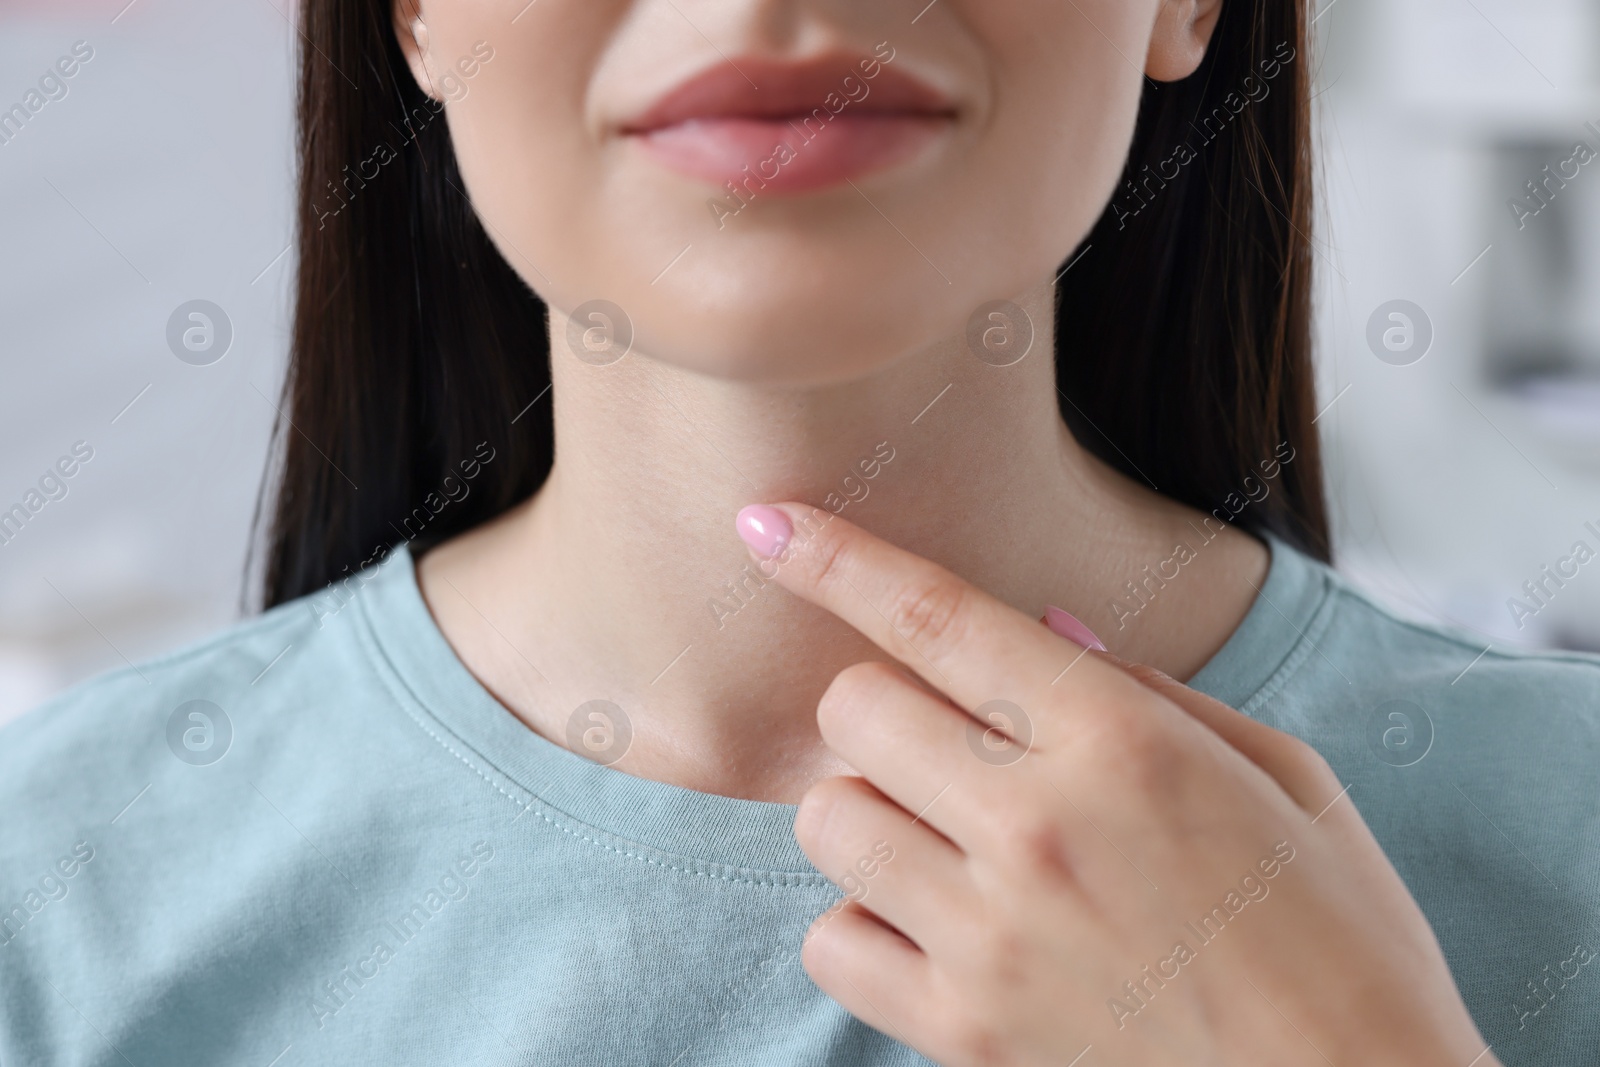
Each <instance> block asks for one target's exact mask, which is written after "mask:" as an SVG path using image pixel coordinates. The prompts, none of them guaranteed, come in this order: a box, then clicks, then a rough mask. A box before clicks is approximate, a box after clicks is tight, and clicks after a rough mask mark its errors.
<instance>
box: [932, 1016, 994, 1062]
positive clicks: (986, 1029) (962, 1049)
mask: <svg viewBox="0 0 1600 1067" xmlns="http://www.w3.org/2000/svg"><path fill="white" fill-rule="evenodd" d="M944 1031H945V1032H944V1034H943V1038H944V1040H943V1042H942V1044H943V1045H944V1047H946V1048H948V1049H949V1050H950V1052H951V1053H952V1055H951V1057H950V1062H952V1063H957V1064H962V1065H969V1064H970V1065H971V1067H999V1065H1001V1064H1006V1063H1009V1062H1010V1060H1009V1058H1008V1057H1007V1053H1006V1041H1005V1037H1004V1035H1003V1034H1002V1033H1001V1032H1000V1029H999V1028H998V1027H997V1026H996V1025H995V1024H994V1023H992V1022H990V1021H988V1020H986V1019H984V1018H981V1017H976V1016H974V1015H973V1014H972V1013H970V1012H962V1013H961V1014H960V1015H958V1016H957V1017H955V1018H953V1019H951V1020H949V1021H948V1022H947V1023H946V1024H945V1027H944Z"/></svg>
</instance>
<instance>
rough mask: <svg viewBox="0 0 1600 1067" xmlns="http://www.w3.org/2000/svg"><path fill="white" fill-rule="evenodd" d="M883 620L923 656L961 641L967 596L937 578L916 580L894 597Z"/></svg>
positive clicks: (957, 588)
mask: <svg viewBox="0 0 1600 1067" xmlns="http://www.w3.org/2000/svg"><path fill="white" fill-rule="evenodd" d="M884 617H885V618H887V619H888V620H889V624H890V625H891V626H893V627H894V629H895V630H896V631H897V632H898V633H899V634H900V636H901V637H903V638H905V639H906V641H907V642H909V643H910V644H911V646H912V647H913V648H915V649H917V650H918V651H919V652H921V653H923V654H924V655H928V654H929V651H928V650H929V649H941V648H949V647H951V646H952V645H955V644H957V643H959V641H960V640H961V630H962V628H963V626H964V625H965V623H966V620H967V617H968V593H967V590H966V589H965V588H964V587H962V586H961V585H959V584H957V583H954V582H948V581H941V580H939V579H938V578H936V577H929V578H919V579H917V580H914V581H913V582H911V583H910V584H909V585H907V586H905V587H904V588H902V589H900V590H899V591H897V592H896V593H895V596H894V599H893V600H892V601H891V602H890V604H889V607H888V610H887V611H885V612H884Z"/></svg>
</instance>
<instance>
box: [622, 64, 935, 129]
mask: <svg viewBox="0 0 1600 1067" xmlns="http://www.w3.org/2000/svg"><path fill="white" fill-rule="evenodd" d="M871 58H872V57H869V56H865V55H854V54H847V53H830V54H828V55H823V56H817V57H815V58H812V59H806V60H802V61H781V60H770V59H759V58H744V59H733V60H729V61H727V62H722V63H718V64H717V65H716V66H713V67H709V68H707V69H704V70H702V71H699V72H698V73H696V74H692V75H690V76H689V77H688V78H685V79H684V80H683V81H681V82H679V83H678V84H677V85H675V86H673V87H672V88H671V89H668V90H667V91H666V92H664V93H663V94H661V95H660V96H659V97H657V98H656V99H655V100H654V101H653V102H652V103H650V104H649V105H648V106H647V107H645V109H644V110H643V111H641V112H639V113H638V114H636V115H634V116H633V117H632V118H629V119H627V120H625V121H624V122H623V124H622V130H623V132H624V133H649V132H650V131H652V130H659V129H663V128H665V127H668V126H676V125H679V124H681V123H685V122H691V121H694V120H697V119H698V120H706V119H741V118H742V119H785V118H796V117H800V116H803V115H809V114H811V113H812V111H813V110H815V109H817V108H820V107H823V106H824V103H823V102H824V101H825V100H826V99H827V98H828V95H829V94H830V93H834V94H837V96H838V98H839V99H842V100H850V103H849V105H848V107H849V109H850V110H852V111H855V112H858V113H859V112H862V111H870V112H874V113H877V114H885V113H888V114H904V115H910V116H917V117H944V118H948V117H951V116H953V115H954V114H955V105H954V104H953V103H952V102H951V101H950V99H949V98H948V97H946V96H945V95H944V94H942V93H940V92H939V91H938V90H937V89H934V88H933V87H931V86H929V85H928V84H927V83H926V82H924V81H922V80H920V79H918V78H916V77H913V76H912V75H910V74H907V73H905V72H904V71H902V70H897V69H895V68H894V67H891V66H889V65H888V64H885V63H882V62H881V61H879V66H878V73H877V75H876V76H874V77H872V78H867V77H866V76H865V75H864V74H863V72H862V70H861V67H860V63H861V61H862V60H867V59H871ZM849 77H854V78H855V80H856V82H857V83H859V84H861V85H864V86H866V87H867V89H868V93H867V95H866V96H865V97H864V98H861V99H859V100H851V99H850V96H849V93H847V92H846V86H845V79H846V78H849ZM850 92H852V93H859V90H857V89H851V90H850Z"/></svg>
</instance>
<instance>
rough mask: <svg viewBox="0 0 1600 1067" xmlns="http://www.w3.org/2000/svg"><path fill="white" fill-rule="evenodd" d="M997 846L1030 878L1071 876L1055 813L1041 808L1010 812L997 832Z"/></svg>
mask: <svg viewBox="0 0 1600 1067" xmlns="http://www.w3.org/2000/svg"><path fill="white" fill-rule="evenodd" d="M999 838H1000V840H999V845H1000V847H1001V849H1002V850H1003V851H1004V853H1005V855H1006V856H1007V857H1008V858H1009V859H1010V861H1011V862H1012V863H1013V864H1015V865H1016V866H1017V867H1019V868H1021V869H1022V870H1024V871H1026V872H1027V873H1028V874H1029V875H1030V876H1031V878H1030V881H1045V882H1049V883H1055V882H1059V881H1065V880H1066V879H1068V878H1070V877H1071V875H1072V859H1071V856H1070V853H1069V850H1068V847H1067V835H1066V834H1065V832H1064V831H1063V829H1062V826H1061V822H1060V820H1059V819H1058V818H1057V817H1056V815H1055V813H1053V812H1051V811H1049V810H1048V809H1046V808H1044V807H1042V806H1041V807H1039V808H1037V809H1035V810H1031V811H1028V812H1023V813H1018V814H1016V815H1013V816H1012V817H1011V818H1010V819H1008V820H1007V821H1006V823H1005V824H1004V828H1003V829H1002V830H1001V831H1000V832H999Z"/></svg>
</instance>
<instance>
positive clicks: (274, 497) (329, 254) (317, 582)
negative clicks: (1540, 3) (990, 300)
mask: <svg viewBox="0 0 1600 1067" xmlns="http://www.w3.org/2000/svg"><path fill="white" fill-rule="evenodd" d="M1302 4H1303V0H1227V2H1225V3H1224V4H1223V5H1222V12H1221V17H1220V22H1219V24H1218V26H1217V28H1216V32H1215V34H1214V36H1213V40H1212V43H1211V47H1210V49H1209V51H1208V53H1207V56H1206V59H1205V61H1204V63H1203V64H1202V65H1201V67H1200V69H1199V70H1198V71H1197V72H1196V73H1195V74H1194V75H1192V76H1191V77H1189V78H1186V79H1184V80H1183V81H1180V82H1176V83H1171V84H1157V83H1154V82H1150V81H1147V82H1146V84H1145V88H1144V95H1143V99H1142V101H1141V104H1140V113H1139V120H1138V126H1137V129H1136V131H1135V134H1134V139H1133V145H1132V150H1131V152H1130V154H1129V159H1128V164H1127V168H1126V172H1125V174H1124V179H1125V180H1124V183H1123V185H1122V186H1121V188H1120V189H1119V191H1118V193H1117V194H1116V196H1114V197H1113V199H1112V201H1111V203H1110V204H1109V205H1108V206H1107V208H1106V212H1105V214H1104V215H1103V216H1102V217H1101V219H1100V220H1099V222H1098V223H1097V224H1096V225H1095V227H1094V230H1093V231H1092V232H1091V233H1090V234H1089V236H1088V237H1087V238H1086V239H1085V241H1084V242H1083V244H1082V245H1080V246H1079V248H1078V249H1075V250H1074V251H1073V254H1072V256H1070V257H1068V259H1067V260H1065V261H1063V264H1062V266H1063V267H1064V268H1065V273H1064V274H1063V275H1062V276H1061V279H1060V282H1059V286H1058V290H1059V302H1058V311H1057V321H1056V325H1057V330H1056V337H1057V341H1056V370H1057V378H1058V383H1059V387H1060V391H1061V397H1060V401H1061V404H1060V406H1061V413H1062V416H1063V418H1064V419H1066V421H1067V424H1068V425H1069V426H1070V427H1071V428H1072V429H1073V432H1074V433H1075V434H1076V435H1077V437H1078V439H1079V440H1080V441H1081V442H1082V443H1083V444H1084V446H1085V447H1087V448H1089V449H1090V450H1091V451H1093V452H1094V453H1095V454H1097V455H1099V456H1100V457H1101V458H1102V459H1104V460H1106V461H1107V462H1109V463H1110V464H1112V465H1113V466H1115V467H1117V468H1118V469H1120V470H1122V471H1124V472H1125V473H1126V474H1128V475H1129V476H1130V477H1134V478H1138V479H1140V480H1141V481H1144V482H1146V483H1148V484H1149V485H1151V486H1152V487H1154V488H1155V489H1157V490H1158V491H1160V492H1161V493H1164V494H1166V495H1167V496H1169V497H1172V498H1174V499H1176V500H1179V501H1182V502H1184V503H1186V504H1191V505H1193V506H1195V507H1197V508H1200V509H1202V510H1204V511H1206V512H1210V513H1212V514H1215V515H1217V516H1218V518H1220V519H1224V520H1231V521H1233V522H1235V523H1237V524H1238V525H1239V526H1240V527H1243V528H1246V529H1252V530H1257V531H1260V530H1270V531H1272V532H1274V533H1276V534H1277V535H1278V536H1280V537H1282V538H1283V539H1284V540H1286V541H1288V542H1289V543H1290V544H1293V545H1295V546H1297V547H1298V548H1300V549H1302V550H1303V551H1305V552H1308V553H1309V554H1311V555H1313V556H1315V557H1318V558H1320V559H1327V558H1328V529H1327V513H1326V507H1325V504H1324V500H1323V488H1322V473H1321V463H1320V459H1319V450H1318V447H1317V437H1316V430H1315V427H1314V426H1313V425H1312V420H1313V417H1314V410H1315V409H1314V403H1315V401H1314V396H1313V382H1312V365H1311V331H1310V307H1311V288H1310V287H1311V253H1312V249H1311V243H1310V242H1311V239H1310V236H1309V235H1310V230H1311V187H1312V168H1311V157H1310V139H1311V131H1310V71H1309V70H1308V69H1307V68H1308V65H1309V60H1310V56H1309V54H1308V50H1307V33H1308V30H1307V25H1306V16H1305V11H1304V8H1303V6H1302ZM301 27H302V30H303V45H302V48H301V58H300V82H299V86H300V91H299V101H298V112H299V144H298V149H299V163H300V184H299V213H298V251H299V275H298V280H297V283H296V284H297V288H296V294H295V316H294V330H293V339H292V342H291V348H290V363H289V372H288V376H287V379H286V381H285V383H284V400H283V405H282V410H283V418H282V419H281V420H280V422H279V424H278V426H277V427H276V430H275V435H274V436H275V444H276V449H275V455H276V456H277V459H278V462H277V463H276V464H275V465H274V468H273V469H272V470H271V471H269V474H268V477H267V479H266V481H264V483H263V498H264V500H265V499H266V498H268V497H269V496H270V501H271V503H270V521H269V523H268V525H267V528H266V561H265V567H264V569H263V570H264V574H263V579H264V606H267V607H271V606H272V605H275V604H279V603H282V602H283V601H286V600H289V599H292V598H294V597H298V596H300V595H302V594H305V593H309V592H312V591H314V590H316V589H319V588H321V587H322V586H324V585H326V584H327V583H329V582H333V581H337V580H339V579H342V578H345V577H347V576H348V575H350V574H352V573H353V572H354V571H356V570H357V569H359V568H360V567H361V566H362V565H363V564H364V563H366V562H368V561H370V560H372V559H374V558H375V557H377V556H379V555H381V554H382V553H384V552H385V551H386V550H387V549H388V548H389V547H391V546H393V545H396V544H398V543H400V542H401V541H402V540H405V541H417V542H418V545H419V547H420V546H421V545H422V544H423V543H424V542H426V543H431V542H434V541H437V540H439V539H441V538H444V537H447V536H449V535H451V534H453V533H456V532H459V531H461V530H464V529H467V528H468V527H471V526H473V525H476V524H478V523H481V522H483V521H485V520H487V519H489V518H491V517H492V516H494V515H496V514H499V513H500V512H502V511H504V510H506V509H507V508H509V507H510V506H511V505H513V504H515V503H517V502H519V501H521V500H523V499H526V498H527V497H528V496H529V495H531V494H532V493H533V492H534V491H535V490H537V489H538V487H539V485H540V484H541V483H542V482H543V481H544V478H545V475H546V474H547V473H548V472H549V469H550V464H551V460H552V456H553V448H554V434H553V427H552V421H551V404H550V397H549V396H548V395H545V394H546V392H547V390H548V388H549V386H550V366H549V348H548V344H547V339H546V334H545V307H544V304H543V303H542V302H541V301H540V300H539V299H538V297H536V296H535V295H534V294H533V292H532V291H531V290H530V289H529V288H528V287H527V285H526V284H524V283H523V281H522V280H521V278H519V277H518V275H517V274H516V272H515V271H514V270H513V269H512V268H511V266H510V265H508V264H507V263H506V261H505V260H504V259H503V258H502V257H501V255H500V253H499V252H498V251H497V250H496V249H495V247H494V246H493V245H492V244H491V243H490V241H489V238H488V236H487V235H486V234H485V232H484V230H483V227H482V225H481V224H480V222H479V220H478V217H477V216H476V214H475V213H474V211H473V209H472V206H471V204H470V203H469V202H468V199H467V195H466V193H465V192H464V187H463V183H462V180H461V177H460V175H459V172H458V171H457V168H456V162H455V155H454V152H453V150H452V147H451V144H450V135H449V131H448V129H447V125H446V123H445V121H444V118H443V116H442V115H440V114H439V111H440V105H438V104H436V103H434V102H433V101H431V100H429V98H428V97H427V96H426V95H424V94H423V93H422V92H421V91H420V90H419V89H418V88H417V86H416V84H415V82H414V81H413V80H412V78H411V75H410V72H409V70H408V68H407V66H406V63H405V59H404V57H403V56H402V54H401V52H400V48H399V45H398V44H397V43H396V41H395V36H394V29H393V16H392V9H391V7H390V0H303V3H302V17H301ZM380 146H381V147H380ZM486 455H487V456H489V457H490V458H488V459H487V460H485V459H484V457H485V456H486ZM469 464H470V465H471V466H469ZM469 471H470V472H471V474H472V476H471V477H470V478H469V477H468V472H469ZM1263 487H1264V489H1263ZM1263 492H1264V495H1263ZM262 510H263V509H260V508H258V519H259V518H260V514H261V512H262Z"/></svg>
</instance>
